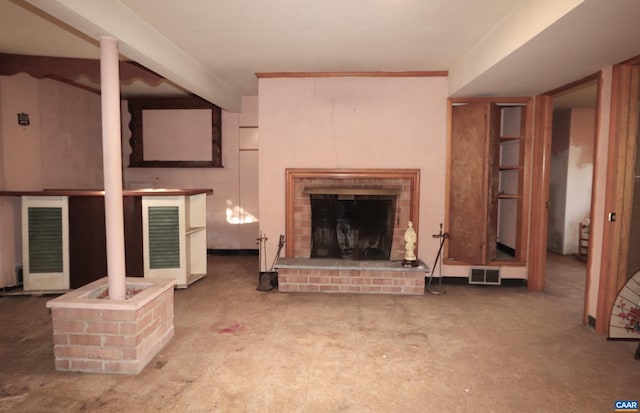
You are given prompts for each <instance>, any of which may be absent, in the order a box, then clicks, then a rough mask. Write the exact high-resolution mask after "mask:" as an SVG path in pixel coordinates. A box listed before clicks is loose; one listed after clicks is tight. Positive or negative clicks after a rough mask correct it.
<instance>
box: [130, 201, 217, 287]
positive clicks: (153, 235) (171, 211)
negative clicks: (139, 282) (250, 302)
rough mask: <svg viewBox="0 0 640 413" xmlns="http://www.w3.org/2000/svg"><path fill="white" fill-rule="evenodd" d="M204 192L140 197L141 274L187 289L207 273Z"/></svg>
mask: <svg viewBox="0 0 640 413" xmlns="http://www.w3.org/2000/svg"><path fill="white" fill-rule="evenodd" d="M206 207H207V203H206V194H197V195H190V196H181V195H177V196H152V197H142V227H143V246H144V276H145V277H148V278H171V279H174V280H176V286H177V287H179V288H186V287H187V286H188V285H189V284H191V283H193V282H195V281H197V280H199V279H200V278H202V277H204V276H206V275H207V222H206V217H207V215H206Z"/></svg>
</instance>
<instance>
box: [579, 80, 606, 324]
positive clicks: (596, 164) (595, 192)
mask: <svg viewBox="0 0 640 413" xmlns="http://www.w3.org/2000/svg"><path fill="white" fill-rule="evenodd" d="M602 77H603V73H602V71H600V72H599V73H598V91H597V97H596V102H597V105H596V110H595V117H596V119H595V124H594V128H595V129H594V138H593V149H594V151H593V153H594V159H593V172H592V176H591V182H592V189H591V208H590V211H589V220H590V221H589V222H591V223H592V226H593V223H594V222H595V219H594V217H595V213H594V210H593V209H594V208H593V206H594V205H595V204H596V200H597V199H599V198H600V196H601V195H600V191H599V189H600V187H599V186H598V185H595V183H596V179H597V177H598V176H599V175H600V170H601V168H605V169H606V165H605V164H604V162H602V161H603V160H599V158H598V153H597V148H598V147H599V142H600V139H601V138H602V137H601V136H600V116H601V110H600V102H601V101H602V84H603V78H602ZM605 193H606V188H605ZM592 228H593V227H592ZM591 233H592V234H593V230H592V231H591ZM592 236H593V235H592ZM593 254H594V250H593V242H589V245H588V246H587V274H586V277H587V279H586V285H585V288H584V308H583V313H582V323H583V324H584V325H585V326H586V325H589V316H590V314H589V303H590V300H589V298H590V297H591V290H592V289H593V288H594V285H593V282H592V280H593V268H592V260H593ZM599 270H600V269H598V271H599ZM594 327H595V325H594Z"/></svg>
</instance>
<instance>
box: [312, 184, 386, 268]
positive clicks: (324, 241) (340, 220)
mask: <svg viewBox="0 0 640 413" xmlns="http://www.w3.org/2000/svg"><path fill="white" fill-rule="evenodd" d="M309 196H310V199H311V258H344V259H353V260H388V259H389V257H390V255H391V244H392V242H393V228H394V220H395V210H396V198H397V196H395V195H341V194H310V195H309Z"/></svg>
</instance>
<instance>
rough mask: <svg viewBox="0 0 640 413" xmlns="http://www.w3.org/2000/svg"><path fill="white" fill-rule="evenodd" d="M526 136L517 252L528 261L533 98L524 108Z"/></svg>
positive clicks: (522, 146) (522, 259)
mask: <svg viewBox="0 0 640 413" xmlns="http://www.w3.org/2000/svg"><path fill="white" fill-rule="evenodd" d="M523 115H524V117H525V118H524V119H523V122H524V128H523V131H524V136H523V139H522V141H520V145H521V148H520V150H521V156H522V159H523V162H522V172H521V174H520V180H521V185H520V187H521V188H522V197H521V198H520V200H519V201H518V203H519V205H518V210H519V211H518V222H519V226H520V231H519V233H518V240H517V246H516V252H518V251H519V252H518V254H519V255H518V258H519V259H520V261H523V262H528V260H529V258H528V255H529V249H528V246H529V231H530V229H529V228H531V227H530V226H529V224H530V208H531V177H532V171H533V165H534V163H533V131H534V127H533V124H534V117H535V116H534V104H533V100H532V99H529V101H528V103H527V106H526V108H525V110H524V113H523Z"/></svg>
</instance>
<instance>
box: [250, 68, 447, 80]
mask: <svg viewBox="0 0 640 413" xmlns="http://www.w3.org/2000/svg"><path fill="white" fill-rule="evenodd" d="M447 76H449V72H448V71H447V70H430V71H404V72H268V73H266V72H259V73H256V77H257V78H258V79H272V78H304V77H447Z"/></svg>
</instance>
